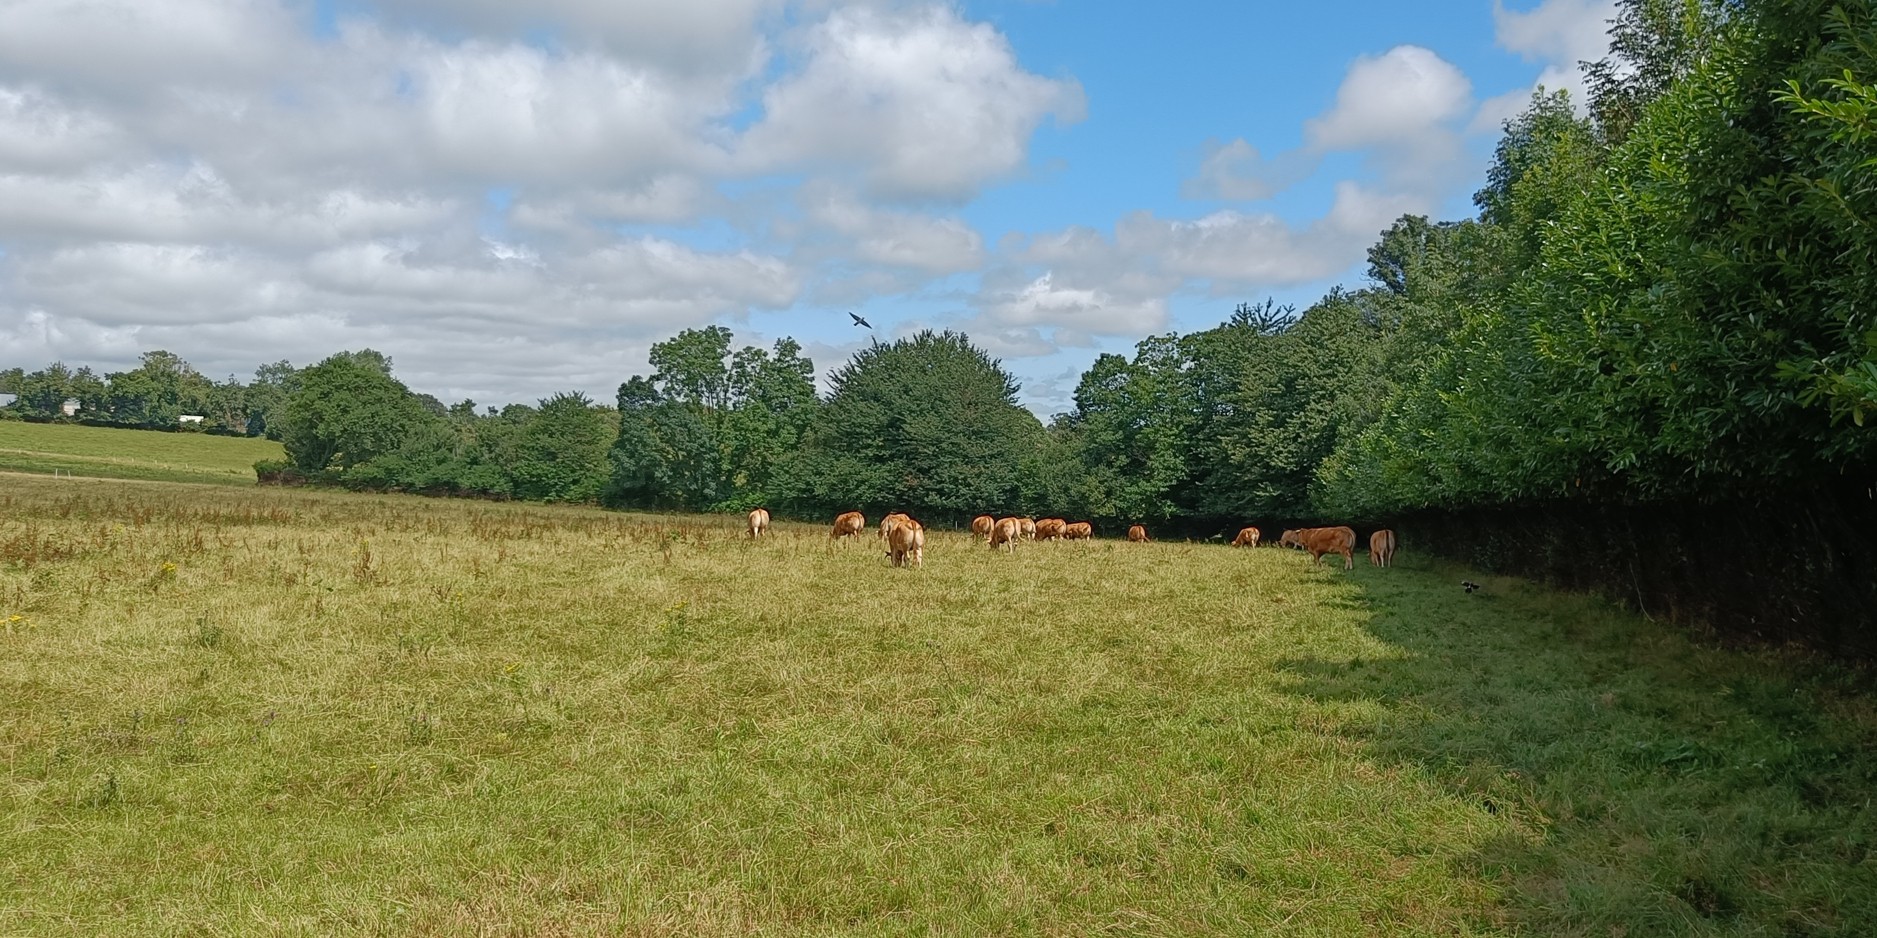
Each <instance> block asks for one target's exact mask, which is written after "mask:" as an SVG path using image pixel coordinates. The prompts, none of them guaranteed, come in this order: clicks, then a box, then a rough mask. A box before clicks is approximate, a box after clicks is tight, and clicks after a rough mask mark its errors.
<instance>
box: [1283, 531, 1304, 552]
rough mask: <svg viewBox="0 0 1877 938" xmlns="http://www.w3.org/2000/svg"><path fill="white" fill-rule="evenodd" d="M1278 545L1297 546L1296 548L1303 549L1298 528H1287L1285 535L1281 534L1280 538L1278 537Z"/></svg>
mask: <svg viewBox="0 0 1877 938" xmlns="http://www.w3.org/2000/svg"><path fill="white" fill-rule="evenodd" d="M1277 546H1279V547H1295V548H1297V549H1298V550H1302V549H1303V542H1302V541H1300V540H1298V539H1297V532H1296V530H1294V529H1286V530H1285V531H1284V533H1283V535H1282V536H1280V537H1279V538H1278V539H1277Z"/></svg>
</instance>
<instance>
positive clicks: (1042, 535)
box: [1036, 518, 1064, 541]
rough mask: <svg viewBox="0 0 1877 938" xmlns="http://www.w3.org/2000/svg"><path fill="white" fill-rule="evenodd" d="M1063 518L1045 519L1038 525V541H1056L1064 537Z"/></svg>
mask: <svg viewBox="0 0 1877 938" xmlns="http://www.w3.org/2000/svg"><path fill="white" fill-rule="evenodd" d="M1063 523H1064V522H1063V520H1062V519H1061V518H1044V519H1043V520H1041V521H1038V522H1037V523H1036V539H1037V540H1039V541H1050V540H1055V539H1056V538H1059V537H1061V536H1062V525H1063Z"/></svg>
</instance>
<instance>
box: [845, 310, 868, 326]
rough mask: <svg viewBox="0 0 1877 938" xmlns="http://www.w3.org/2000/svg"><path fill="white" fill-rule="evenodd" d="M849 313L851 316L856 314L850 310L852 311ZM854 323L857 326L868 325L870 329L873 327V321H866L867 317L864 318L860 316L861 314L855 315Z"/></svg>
mask: <svg viewBox="0 0 1877 938" xmlns="http://www.w3.org/2000/svg"><path fill="white" fill-rule="evenodd" d="M847 315H849V316H854V314H853V313H851V312H850V313H848V314H847ZM854 325H856V326H866V327H867V328H869V329H871V328H873V323H870V322H868V321H866V320H865V319H862V318H860V317H859V316H854Z"/></svg>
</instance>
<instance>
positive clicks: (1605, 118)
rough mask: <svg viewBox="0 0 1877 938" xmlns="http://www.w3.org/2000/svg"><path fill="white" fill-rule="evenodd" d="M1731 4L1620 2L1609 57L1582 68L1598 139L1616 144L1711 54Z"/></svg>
mask: <svg viewBox="0 0 1877 938" xmlns="http://www.w3.org/2000/svg"><path fill="white" fill-rule="evenodd" d="M1735 6H1736V4H1735V3H1733V2H1730V0H1619V2H1618V3H1617V12H1616V18H1615V19H1614V20H1612V21H1611V23H1610V54H1609V55H1607V56H1604V57H1603V58H1601V59H1599V60H1597V61H1595V62H1585V63H1583V65H1584V78H1585V84H1586V85H1587V86H1588V89H1589V93H1590V113H1591V115H1592V116H1593V117H1594V118H1595V119H1596V122H1597V128H1598V130H1599V131H1600V132H1601V133H1602V135H1603V139H1604V140H1605V141H1606V142H1608V143H1610V144H1612V145H1615V144H1620V143H1622V142H1623V141H1624V140H1625V139H1627V138H1628V137H1629V133H1630V131H1631V130H1632V129H1634V128H1635V126H1636V124H1637V122H1639V121H1641V120H1642V116H1643V113H1644V112H1645V111H1646V110H1647V109H1648V107H1649V104H1650V103H1651V102H1653V101H1654V100H1655V99H1657V98H1659V97H1661V96H1662V94H1663V93H1664V92H1666V91H1668V89H1669V87H1670V86H1671V85H1673V84H1674V83H1675V82H1676V81H1677V80H1678V79H1680V78H1682V77H1683V76H1685V75H1687V74H1688V73H1689V72H1690V71H1692V70H1693V69H1694V67H1695V65H1696V64H1697V63H1698V62H1700V61H1701V60H1702V59H1703V58H1704V57H1705V56H1707V55H1708V54H1709V53H1710V52H1711V51H1712V49H1713V46H1714V43H1715V41H1716V39H1717V38H1718V36H1719V33H1720V27H1721V24H1723V23H1724V22H1726V20H1727V18H1728V16H1729V14H1730V13H1731V12H1732V9H1733V7H1735Z"/></svg>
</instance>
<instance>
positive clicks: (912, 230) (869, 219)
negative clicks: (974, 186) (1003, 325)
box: [802, 186, 984, 274]
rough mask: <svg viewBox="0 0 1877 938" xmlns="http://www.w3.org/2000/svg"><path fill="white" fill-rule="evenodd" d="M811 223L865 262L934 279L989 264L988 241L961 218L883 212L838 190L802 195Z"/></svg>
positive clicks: (818, 188)
mask: <svg viewBox="0 0 1877 938" xmlns="http://www.w3.org/2000/svg"><path fill="white" fill-rule="evenodd" d="M802 201H803V202H804V203H805V204H804V208H805V210H806V212H807V215H808V217H809V219H810V220H811V221H813V222H814V223H815V224H817V225H820V226H822V227H824V228H826V229H828V230H829V231H831V232H834V233H835V234H838V235H840V236H841V237H842V238H843V239H844V240H845V241H846V242H847V245H846V246H847V248H848V250H847V251H845V252H843V253H848V254H851V256H853V257H855V258H858V259H859V260H862V261H865V262H868V263H872V264H883V265H887V266H891V267H900V268H910V269H913V270H918V271H923V272H926V273H928V274H949V273H956V272H959V271H965V270H972V269H975V268H977V267H978V266H979V265H981V264H982V263H983V262H984V239H983V238H982V237H980V236H979V235H978V233H977V232H976V231H974V230H972V229H971V227H970V226H969V225H967V224H965V223H964V222H963V221H962V220H960V219H958V218H939V217H933V216H929V215H921V214H917V213H913V212H902V211H893V210H888V209H881V208H877V207H875V206H873V205H870V204H868V203H867V202H865V201H863V200H861V199H859V198H857V197H856V196H854V195H853V194H852V193H848V192H845V191H842V190H839V189H836V188H834V187H828V186H810V187H808V188H807V189H806V190H804V192H803V193H802Z"/></svg>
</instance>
